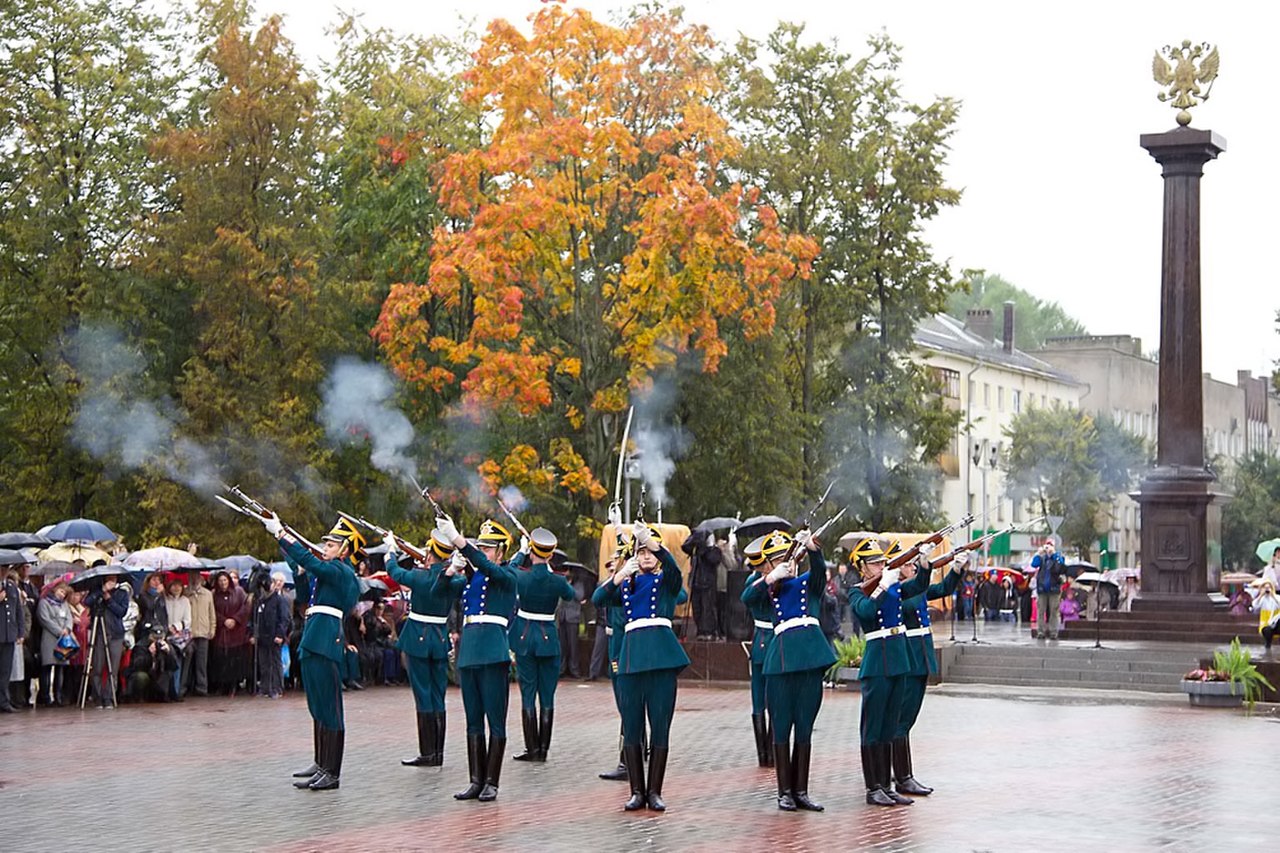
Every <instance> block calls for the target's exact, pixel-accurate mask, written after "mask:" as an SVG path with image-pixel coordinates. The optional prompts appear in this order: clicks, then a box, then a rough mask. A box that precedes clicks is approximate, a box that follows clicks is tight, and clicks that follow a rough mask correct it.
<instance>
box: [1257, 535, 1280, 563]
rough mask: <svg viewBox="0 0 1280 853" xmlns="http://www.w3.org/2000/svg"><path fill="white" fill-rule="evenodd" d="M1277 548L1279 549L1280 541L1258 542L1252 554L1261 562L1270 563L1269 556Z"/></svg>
mask: <svg viewBox="0 0 1280 853" xmlns="http://www.w3.org/2000/svg"><path fill="white" fill-rule="evenodd" d="M1277 548H1280V539H1268V540H1267V541H1265V542H1259V543H1258V547H1257V548H1255V549H1254V552H1253V553H1255V554H1257V555H1258V559H1259V560H1261V561H1262V562H1264V563H1270V562H1271V555H1272V554H1274V553H1275V550H1276V549H1277Z"/></svg>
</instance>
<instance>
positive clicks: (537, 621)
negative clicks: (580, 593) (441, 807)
mask: <svg viewBox="0 0 1280 853" xmlns="http://www.w3.org/2000/svg"><path fill="white" fill-rule="evenodd" d="M556 544H557V543H556V537H555V534H553V533H552V532H551V531H550V530H547V529H546V528H543V527H537V528H534V529H533V530H532V531H530V532H529V560H530V562H531V563H532V565H531V567H530V569H529V571H527V572H520V573H519V574H518V575H517V577H516V587H517V590H518V594H519V607H518V609H517V610H516V617H515V619H514V620H512V623H511V634H510V640H511V650H512V651H513V652H515V655H516V678H517V680H519V682H520V721H521V724H522V728H523V730H524V753H523V754H521V755H517V756H516V757H515V760H516V761H546V760H547V750H548V749H549V748H550V747H551V727H552V724H553V723H554V721H555V703H556V685H557V684H558V683H559V677H560V636H559V633H558V632H557V631H556V604H557V603H559V602H560V601H569V600H571V599H573V598H574V595H575V593H574V591H573V587H572V586H570V585H569V582H568V581H567V580H565V579H564V578H562V577H560V575H557V574H554V573H553V572H552V571H551V566H550V565H549V563H550V560H551V556H552V555H553V554H554V553H555V550H556ZM539 704H541V706H542V710H541V712H539V710H538V705H539Z"/></svg>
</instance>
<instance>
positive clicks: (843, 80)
mask: <svg viewBox="0 0 1280 853" xmlns="http://www.w3.org/2000/svg"><path fill="white" fill-rule="evenodd" d="M762 55H763V56H766V57H767V62H763V63H762V61H761V56H762ZM900 65H901V57H900V55H899V50H898V47H897V46H896V45H895V44H893V43H892V42H891V41H890V40H889V39H888V38H887V37H883V36H880V37H876V38H873V39H872V40H871V41H870V42H869V52H868V53H867V55H866V56H864V57H862V58H861V59H857V60H854V59H852V58H851V57H850V56H849V55H848V54H845V53H842V52H841V51H839V50H838V49H837V48H836V47H835V46H834V45H823V44H813V43H808V42H806V40H805V38H804V29H803V27H802V26H799V25H795V24H782V25H780V26H779V27H778V28H777V29H776V30H775V31H774V32H773V33H772V34H771V35H770V36H769V37H768V38H767V39H766V40H765V42H764V43H756V42H752V41H749V40H743V41H742V42H740V43H739V45H738V48H737V50H736V52H735V54H734V55H733V56H732V57H730V58H729V59H728V60H727V61H726V66H725V67H726V73H727V74H729V75H730V79H731V80H732V81H733V82H732V83H731V85H729V86H728V87H727V91H728V92H731V93H733V95H732V97H731V98H730V105H731V111H732V114H733V116H734V118H735V121H736V124H737V126H738V127H739V128H740V130H739V133H740V135H741V136H742V137H743V139H744V142H745V146H744V150H743V152H742V154H741V155H740V156H738V157H736V158H735V159H734V163H735V165H736V167H737V168H738V169H740V170H741V171H742V172H743V173H744V174H745V175H746V176H747V179H748V180H750V181H751V182H753V183H755V184H758V185H760V186H761V187H762V189H763V192H764V197H765V199H766V200H767V201H768V202H769V203H770V204H771V205H773V206H774V207H775V208H776V209H777V210H778V213H779V216H780V218H781V221H782V222H783V223H784V224H785V225H786V226H787V228H788V229H789V230H792V231H794V232H796V233H798V234H800V235H803V236H805V237H809V238H811V239H813V240H815V241H816V242H817V243H818V245H819V246H820V249H821V251H820V254H819V256H818V259H817V260H816V262H815V265H814V273H813V276H812V277H811V278H810V279H808V280H805V281H799V282H794V283H793V284H792V287H791V288H790V291H789V292H788V293H787V294H786V297H787V298H785V299H783V300H779V309H778V318H779V319H778V323H779V329H780V330H781V331H782V333H783V334H784V335H785V338H786V341H787V349H786V354H787V359H786V360H785V362H784V364H783V368H782V369H783V372H784V375H786V376H787V378H788V380H789V387H790V389H791V397H792V399H791V408H792V409H793V410H795V411H797V412H798V413H799V414H800V420H799V423H796V424H795V425H794V426H792V425H791V422H787V421H786V415H785V414H784V415H783V416H782V417H783V420H784V424H783V431H786V430H796V429H802V430H804V432H803V435H804V450H803V461H804V471H803V480H802V482H803V485H804V488H803V491H802V494H809V493H816V492H818V491H820V490H821V484H820V481H821V480H823V479H824V478H826V477H827V476H830V475H832V474H833V473H834V474H835V475H836V476H837V478H838V483H839V485H838V486H837V489H836V491H834V492H833V495H832V497H833V499H839V500H840V501H841V502H844V503H850V504H852V506H853V512H854V513H856V521H855V523H858V524H861V525H863V526H866V527H870V528H873V529H903V528H913V527H921V526H927V525H928V524H929V523H931V522H932V521H933V516H934V509H933V507H934V500H933V497H932V494H933V489H932V481H933V478H934V476H936V465H935V463H934V460H935V459H936V457H937V456H938V454H939V453H940V452H941V451H942V449H943V448H945V447H946V445H947V444H948V443H949V441H950V440H951V435H952V431H953V429H954V426H955V423H956V414H955V413H953V412H948V411H946V410H945V409H944V408H942V407H941V406H938V405H936V404H935V402H934V394H935V392H936V390H937V389H936V388H935V387H934V385H933V383H932V381H931V380H930V378H929V376H928V374H927V373H926V372H925V371H924V368H923V367H921V366H920V365H917V364H915V363H914V362H912V361H911V359H910V357H909V356H910V354H911V351H912V349H913V344H912V335H913V333H914V330H915V327H916V324H917V323H918V321H919V320H920V319H921V318H922V317H924V316H927V315H928V314H931V313H934V312H937V311H940V310H941V309H942V308H943V306H944V304H945V300H946V297H947V294H948V293H949V292H950V290H951V288H952V287H953V283H952V279H951V276H950V274H949V272H948V270H947V267H946V265H945V264H943V263H939V262H938V261H936V260H935V259H934V258H933V256H932V252H931V250H930V247H929V245H928V244H927V243H926V242H925V240H924V238H923V235H922V229H923V226H924V224H925V222H926V221H927V220H929V219H930V218H932V217H933V216H935V215H936V214H937V213H938V212H939V211H940V210H941V209H942V208H944V207H947V206H950V205H954V204H956V203H957V202H958V200H959V197H960V196H959V192H958V191H956V190H954V189H951V188H949V187H947V186H946V184H945V182H944V180H943V177H942V167H943V164H944V162H945V158H946V152H947V140H948V139H949V137H950V135H951V133H952V132H953V131H954V125H955V119H956V115H957V110H958V104H957V103H956V102H955V101H953V100H951V99H949V98H939V99H937V100H935V101H933V102H931V103H928V104H913V103H910V102H908V101H907V100H906V99H905V98H904V97H903V96H902V94H901V92H900V91H899V88H898V79H897V74H898V70H899V68H900Z"/></svg>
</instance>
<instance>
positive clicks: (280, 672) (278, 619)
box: [249, 572, 291, 699]
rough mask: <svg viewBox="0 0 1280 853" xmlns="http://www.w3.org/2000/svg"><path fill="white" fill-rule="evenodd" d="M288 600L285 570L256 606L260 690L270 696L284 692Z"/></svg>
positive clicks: (274, 578)
mask: <svg viewBox="0 0 1280 853" xmlns="http://www.w3.org/2000/svg"><path fill="white" fill-rule="evenodd" d="M290 623H291V620H290V618H289V601H288V599H287V598H285V595H284V573H283V572H276V573H275V574H273V575H272V576H271V586H270V587H269V588H268V589H267V592H266V594H265V595H259V597H258V600H257V601H256V602H255V604H254V608H253V636H252V637H250V638H249V642H250V643H252V644H253V646H254V656H255V657H256V658H257V660H258V671H257V676H258V692H259V693H263V694H265V695H266V696H267V698H269V699H279V698H280V696H281V694H283V693H284V662H283V660H282V659H281V657H280V649H281V647H282V646H283V645H284V644H285V643H286V642H288V640H289V627H290Z"/></svg>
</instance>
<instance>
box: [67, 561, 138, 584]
mask: <svg viewBox="0 0 1280 853" xmlns="http://www.w3.org/2000/svg"><path fill="white" fill-rule="evenodd" d="M128 574H129V568H128V566H123V565H121V564H120V563H109V564H107V565H105V566H94V567H93V568H92V569H86V570H85V571H83V572H81V573H80V574H78V575H76V576H75V577H74V578H72V579H71V585H72V586H73V587H75V588H76V589H80V588H81V587H84V586H87V585H89V584H91V583H92V582H93V581H98V582H99V583H101V582H102V580H103V578H109V577H112V576H127V575H128Z"/></svg>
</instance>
